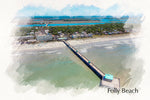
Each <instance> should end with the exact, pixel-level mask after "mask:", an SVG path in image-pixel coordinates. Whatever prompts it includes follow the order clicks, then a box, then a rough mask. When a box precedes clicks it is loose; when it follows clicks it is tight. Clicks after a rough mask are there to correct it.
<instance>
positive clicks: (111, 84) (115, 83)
mask: <svg viewBox="0 0 150 100" xmlns="http://www.w3.org/2000/svg"><path fill="white" fill-rule="evenodd" d="M63 42H64V44H65V45H66V46H67V47H68V48H69V49H70V50H71V51H72V52H73V53H74V54H75V55H76V56H77V57H79V58H80V59H81V61H83V62H84V63H85V64H86V65H87V66H88V67H89V68H90V69H91V70H92V71H93V72H94V73H95V74H96V75H97V76H98V77H99V78H100V79H101V82H100V86H104V87H109V88H118V89H119V88H120V79H119V78H113V80H111V81H108V80H105V78H104V76H105V73H104V72H102V71H101V70H100V69H99V68H97V67H96V66H95V65H94V64H93V63H92V62H90V61H89V60H88V59H87V58H86V57H85V56H83V55H82V54H81V53H80V52H79V51H78V50H77V49H75V48H74V47H72V46H71V45H70V44H69V43H68V42H66V41H65V40H63Z"/></svg>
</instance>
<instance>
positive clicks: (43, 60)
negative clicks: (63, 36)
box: [11, 39, 143, 91]
mask: <svg viewBox="0 0 150 100" xmlns="http://www.w3.org/2000/svg"><path fill="white" fill-rule="evenodd" d="M134 40H136V39H132V40H131V39H120V40H111V41H103V42H96V43H89V44H83V45H78V46H74V47H75V48H76V49H78V50H79V52H80V53H82V54H83V55H84V56H86V57H87V58H88V59H89V60H90V61H91V62H93V63H94V64H95V65H96V66H97V67H98V68H99V69H101V70H102V71H103V72H104V73H107V74H112V75H113V76H114V77H118V78H120V84H121V87H135V86H137V85H138V84H139V83H140V80H141V78H142V73H143V69H142V60H140V59H137V58H135V57H134V55H135V54H136V51H137V48H136V47H135V45H134V42H133V41H134ZM13 60H14V61H13V64H12V65H11V66H12V67H13V66H17V68H16V69H14V70H15V72H16V73H17V77H18V78H17V79H16V82H17V83H18V84H20V85H22V86H27V85H29V86H37V85H38V84H40V82H43V81H44V82H46V84H44V85H46V86H47V88H51V87H55V89H59V88H74V89H79V88H87V89H93V88H95V87H99V85H100V79H99V78H98V77H97V76H96V75H95V74H94V73H93V72H92V71H91V70H90V69H89V68H88V67H87V66H86V65H85V64H84V63H83V62H82V61H81V60H80V59H79V58H77V57H76V56H75V55H74V54H73V53H72V52H71V51H70V50H69V49H68V48H67V47H63V48H59V49H53V50H52V49H51V50H42V51H26V52H19V53H14V54H13ZM44 85H40V87H44ZM38 86H39V85H38ZM51 91H53V90H51Z"/></svg>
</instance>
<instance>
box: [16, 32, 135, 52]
mask: <svg viewBox="0 0 150 100" xmlns="http://www.w3.org/2000/svg"><path fill="white" fill-rule="evenodd" d="M136 37H138V36H137V35H133V34H132V35H131V34H130V35H129V34H121V35H107V36H101V37H97V38H84V39H74V40H68V42H69V43H70V44H71V45H72V46H76V45H82V44H88V43H94V42H100V41H110V40H119V39H129V38H131V39H132V38H136ZM62 47H65V45H64V43H63V42H61V41H52V42H43V43H36V44H22V45H16V44H15V45H13V51H33V50H47V49H56V48H62Z"/></svg>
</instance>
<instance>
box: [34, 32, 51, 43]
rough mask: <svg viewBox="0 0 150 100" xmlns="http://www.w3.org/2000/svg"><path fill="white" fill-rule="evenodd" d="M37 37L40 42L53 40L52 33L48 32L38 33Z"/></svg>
mask: <svg viewBox="0 0 150 100" xmlns="http://www.w3.org/2000/svg"><path fill="white" fill-rule="evenodd" d="M36 39H37V41H39V42H47V41H51V40H53V36H52V34H49V35H46V34H39V35H36Z"/></svg>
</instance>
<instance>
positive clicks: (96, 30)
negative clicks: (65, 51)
mask: <svg viewBox="0 0 150 100" xmlns="http://www.w3.org/2000/svg"><path fill="white" fill-rule="evenodd" d="M123 26H124V24H123V23H107V24H98V25H88V26H45V27H43V29H44V30H45V29H48V30H49V32H50V33H52V34H53V35H58V32H60V31H61V32H62V33H65V34H67V35H70V34H73V33H74V32H79V33H81V32H83V31H85V32H87V33H93V34H98V35H103V34H104V33H103V32H104V31H108V32H112V31H114V30H116V31H122V32H124V28H123ZM40 29H41V28H39V29H36V27H21V28H19V29H18V30H17V31H16V34H15V35H17V36H24V35H27V33H29V32H31V31H32V30H34V32H36V31H38V30H39V31H40Z"/></svg>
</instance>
